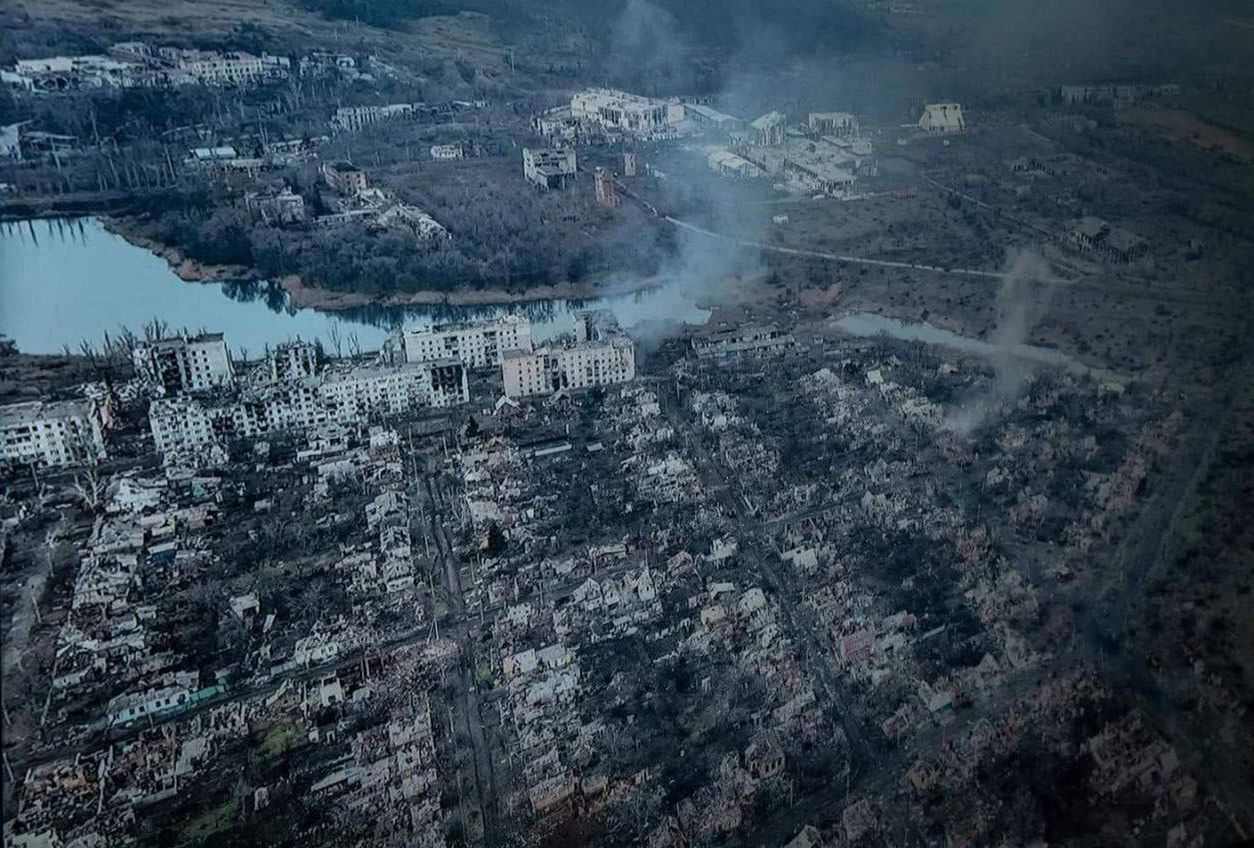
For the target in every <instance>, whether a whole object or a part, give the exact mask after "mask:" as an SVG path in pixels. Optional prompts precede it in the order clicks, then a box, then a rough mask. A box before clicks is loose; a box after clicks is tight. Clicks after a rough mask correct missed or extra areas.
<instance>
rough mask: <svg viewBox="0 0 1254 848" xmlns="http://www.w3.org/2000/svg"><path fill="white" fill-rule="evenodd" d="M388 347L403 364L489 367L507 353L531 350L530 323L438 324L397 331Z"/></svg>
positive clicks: (516, 319)
mask: <svg viewBox="0 0 1254 848" xmlns="http://www.w3.org/2000/svg"><path fill="white" fill-rule="evenodd" d="M398 343H399V345H398ZM389 344H390V346H391V347H392V348H393V349H396V348H397V347H398V346H399V347H400V348H401V349H402V350H403V353H404V359H405V361H406V362H431V361H433V360H439V359H449V358H451V359H457V360H459V361H460V362H461V363H462V364H463V365H465V366H466V367H467V368H489V367H493V366H497V365H500V364H501V362H502V361H503V357H504V354H505V351H507V350H524V351H529V350H531V347H532V345H531V322H530V321H528V320H527V319H526V318H525V317H523V316H518V315H505V316H503V317H500V318H496V319H494V320H492V321H484V322H479V323H472V324H441V325H436V326H434V327H431V328H429V329H416V330H404V331H400V332H399V333H397V334H394V336H393V338H392V339H390V340H389Z"/></svg>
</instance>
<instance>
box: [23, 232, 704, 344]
mask: <svg viewBox="0 0 1254 848" xmlns="http://www.w3.org/2000/svg"><path fill="white" fill-rule="evenodd" d="M577 308H601V309H609V310H611V311H612V312H614V314H615V315H616V316H617V317H618V320H619V323H620V324H621V325H622V326H623V327H624V328H627V329H629V330H630V329H631V328H632V327H634V326H637V325H639V324H643V323H649V322H655V321H671V322H682V323H690V324H702V323H705V321H706V320H707V319H708V318H709V315H710V313H709V312H708V311H706V310H704V309H700V308H698V307H697V306H695V305H694V304H693V303H692V302H691V301H689V300H688V299H687V298H686V297H684V295H683V293H682V292H681V291H679V290H678V288H677V287H675V286H662V287H660V288H656V289H650V290H648V291H644V292H638V293H636V294H628V295H622V296H616V297H607V298H597V299H594V300H589V301H584V302H578V301H567V300H545V301H536V302H533V303H526V304H511V305H503V306H483V307H477V306H465V307H462V306H443V305H436V306H414V307H404V308H400V307H365V308H361V309H354V310H348V311H344V312H319V311H317V310H314V309H294V308H292V306H291V305H290V302H289V299H288V296H287V293H286V292H284V291H283V289H282V288H280V287H279V286H278V285H276V284H273V283H268V282H227V283H186V282H184V281H182V280H180V279H179V278H178V277H176V276H175V275H174V272H173V271H171V270H170V267H169V265H168V264H166V262H165V260H163V259H161V258H160V257H158V256H155V255H154V254H152V253H150V252H148V251H147V250H144V249H143V248H141V247H136V246H135V245H133V244H131V243H129V242H128V241H126V240H125V239H123V238H122V237H120V236H117V235H114V234H113V233H110V232H109V231H107V230H106V229H105V228H104V227H103V226H102V225H101V223H100V222H99V221H98V220H96V219H93V218H76V219H50V220H39V221H20V222H16V223H6V224H3V225H0V334H4V335H6V336H9V337H10V338H12V339H13V340H14V341H16V342H17V346H18V349H19V350H21V351H23V352H25V353H58V352H60V351H61V350H62V349H63V348H64V347H65V346H67V345H68V346H69V347H70V348H71V349H76V348H77V347H78V346H79V344H80V343H81V342H82V341H84V340H87V341H90V342H92V343H99V342H100V341H101V340H102V339H103V338H104V335H105V333H110V334H116V333H118V332H119V331H120V330H121V329H122V328H123V327H127V328H130V329H131V330H132V331H134V332H135V333H137V334H141V333H142V328H143V326H144V325H145V324H146V323H148V322H150V321H152V320H153V319H156V320H159V321H161V322H163V323H164V324H165V325H166V326H168V327H169V328H170V329H171V330H173V331H179V330H183V329H187V330H191V331H197V330H202V329H203V330H210V331H220V332H223V333H225V334H226V338H227V342H228V344H229V345H230V346H231V349H232V350H233V351H236V352H238V351H240V350H241V349H244V350H245V351H247V353H248V355H249V356H250V357H255V356H257V355H258V354H260V353H261V352H262V351H263V350H264V349H265V347H266V346H267V345H275V344H277V343H279V342H283V341H287V340H290V339H296V338H301V339H305V340H307V341H315V340H321V341H322V343H323V344H324V345H325V346H326V347H327V349H328V350H332V351H334V350H336V349H337V346H338V347H339V349H341V350H343V352H345V353H348V352H350V351H352V350H354V349H360V350H363V351H367V350H374V349H377V348H378V347H379V346H380V344H382V342H383V339H384V337H385V336H386V335H387V333H388V332H389V331H390V330H391V329H392V328H393V327H396V326H399V325H402V324H404V325H425V324H432V323H438V322H444V321H461V320H472V319H481V318H490V317H493V316H497V315H502V314H506V313H521V314H525V315H527V316H528V317H529V318H530V319H531V320H532V322H533V335H534V336H535V337H536V338H537V339H539V340H544V339H548V338H551V337H553V336H555V335H557V334H559V333H562V332H566V331H569V330H570V329H571V328H572V326H573V323H572V320H571V317H570V313H571V312H572V311H573V310H574V309H577ZM337 340H338V345H337Z"/></svg>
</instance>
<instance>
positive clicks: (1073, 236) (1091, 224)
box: [1063, 215, 1149, 263]
mask: <svg viewBox="0 0 1254 848" xmlns="http://www.w3.org/2000/svg"><path fill="white" fill-rule="evenodd" d="M1063 241H1064V242H1065V243H1066V244H1068V245H1070V246H1071V247H1073V248H1075V249H1076V250H1080V251H1083V252H1085V253H1094V254H1097V255H1098V256H1101V257H1102V258H1103V259H1106V260H1108V261H1111V262H1119V263H1128V262H1135V261H1137V260H1138V259H1144V258H1145V257H1146V256H1148V255H1149V242H1147V241H1146V240H1145V239H1143V238H1141V237H1140V236H1138V235H1136V234H1135V233H1132V232H1129V231H1128V230H1124V229H1121V228H1119V227H1116V226H1114V225H1113V224H1111V223H1109V222H1107V221H1103V220H1102V219H1101V218H1095V217H1093V216H1091V215H1090V216H1086V217H1084V218H1081V219H1080V220H1079V221H1077V222H1076V223H1075V224H1074V225H1073V226H1072V227H1071V228H1070V229H1069V230H1067V231H1066V232H1065V233H1064V234H1063Z"/></svg>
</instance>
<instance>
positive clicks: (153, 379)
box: [131, 333, 235, 395]
mask: <svg viewBox="0 0 1254 848" xmlns="http://www.w3.org/2000/svg"><path fill="white" fill-rule="evenodd" d="M131 358H132V360H133V361H134V363H135V371H136V373H137V374H138V375H139V376H140V377H141V378H142V379H143V380H144V381H146V382H147V383H148V384H149V385H151V386H153V387H155V388H158V389H159V390H160V391H161V392H162V393H163V394H166V395H176V394H179V393H181V392H202V391H207V390H209V389H217V388H223V387H225V386H230V385H233V384H234V383H235V371H234V369H233V368H232V367H231V355H230V353H229V352H228V351H227V349H226V342H225V341H224V340H223V338H222V334H221V333H204V334H203V335H199V336H184V337H182V338H173V339H160V340H159V341H155V342H140V343H139V344H137V345H136V346H135V350H134V351H132V353H131Z"/></svg>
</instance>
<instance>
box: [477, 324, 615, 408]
mask: <svg viewBox="0 0 1254 848" xmlns="http://www.w3.org/2000/svg"><path fill="white" fill-rule="evenodd" d="M501 372H502V378H503V380H504V383H505V395H506V397H510V398H519V397H526V396H528V395H547V394H552V393H553V392H556V391H559V390H561V389H586V388H591V387H592V386H608V385H612V384H614V383H626V382H630V381H631V380H634V379H635V377H636V351H635V345H634V344H632V341H631V339H628V338H626V337H625V336H619V337H616V338H611V339H607V340H603V341H601V340H598V341H586V342H578V343H576V344H573V345H570V346H567V347H544V348H540V349H539V350H535V351H531V352H527V351H521V350H514V351H509V352H508V353H506V354H505V361H504V363H502V368H501Z"/></svg>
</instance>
